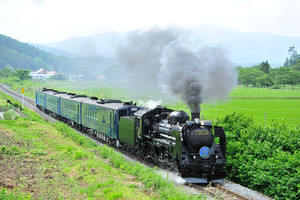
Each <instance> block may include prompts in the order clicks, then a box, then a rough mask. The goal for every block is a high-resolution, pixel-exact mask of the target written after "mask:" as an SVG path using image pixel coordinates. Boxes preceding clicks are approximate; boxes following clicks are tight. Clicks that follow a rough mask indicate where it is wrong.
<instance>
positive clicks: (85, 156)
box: [0, 93, 204, 199]
mask: <svg viewBox="0 0 300 200" xmlns="http://www.w3.org/2000/svg"><path fill="white" fill-rule="evenodd" d="M5 98H8V97H7V96H6V95H4V94H3V93H0V99H2V100H1V101H0V106H4V105H5V102H6V100H3V99H5ZM12 101H13V100H12ZM13 102H14V101H13ZM24 112H25V114H26V115H28V118H19V119H17V120H9V121H8V120H7V121H5V120H2V121H0V161H1V162H0V199H25V198H27V199H28V198H32V199H199V198H200V199H203V198H204V197H203V196H191V195H188V194H186V192H184V191H182V189H181V188H178V187H177V186H174V184H173V183H171V182H169V181H167V180H165V179H164V178H162V177H161V175H159V174H157V173H155V172H154V171H155V169H151V168H149V167H144V166H143V165H141V164H139V163H132V162H128V161H126V160H125V159H124V158H123V156H122V155H120V154H117V153H116V152H115V151H114V150H113V149H112V148H110V147H107V146H98V145H97V144H95V143H94V142H92V141H90V140H89V139H87V138H85V137H84V136H81V135H80V134H78V133H77V132H75V131H74V130H73V129H71V128H69V127H68V126H66V125H65V124H62V123H60V122H57V123H55V124H50V123H46V122H45V121H44V120H43V119H41V118H40V117H39V116H38V115H37V114H36V113H34V112H32V111H30V110H28V109H25V111H24Z"/></svg>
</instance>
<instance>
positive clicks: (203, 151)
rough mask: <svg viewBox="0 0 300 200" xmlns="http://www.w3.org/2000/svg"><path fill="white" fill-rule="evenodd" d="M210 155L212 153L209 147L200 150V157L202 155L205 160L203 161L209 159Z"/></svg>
mask: <svg viewBox="0 0 300 200" xmlns="http://www.w3.org/2000/svg"><path fill="white" fill-rule="evenodd" d="M210 153H211V151H210V148H208V147H206V146H204V147H202V148H200V150H199V155H200V157H201V158H203V159H207V158H209V156H210Z"/></svg>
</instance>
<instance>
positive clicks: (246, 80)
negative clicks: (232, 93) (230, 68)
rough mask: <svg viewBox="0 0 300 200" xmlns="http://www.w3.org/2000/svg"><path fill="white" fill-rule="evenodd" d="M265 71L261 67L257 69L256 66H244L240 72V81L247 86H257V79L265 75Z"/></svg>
mask: <svg viewBox="0 0 300 200" xmlns="http://www.w3.org/2000/svg"><path fill="white" fill-rule="evenodd" d="M264 75H265V73H264V72H263V71H261V70H260V69H256V68H254V67H249V68H243V69H241V70H240V73H239V77H238V79H239V81H240V83H242V84H243V85H245V86H246V87H248V86H257V85H259V84H258V81H257V79H258V78H259V77H263V76H264Z"/></svg>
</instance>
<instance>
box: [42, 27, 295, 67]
mask: <svg viewBox="0 0 300 200" xmlns="http://www.w3.org/2000/svg"><path fill="white" fill-rule="evenodd" d="M185 30H187V32H191V33H192V34H193V35H195V34H196V37H198V38H197V42H199V44H201V45H202V46H216V45H221V46H222V47H224V48H225V49H227V51H228V52H229V56H230V58H231V60H232V62H233V63H234V64H235V65H246V66H247V65H250V66H251V65H254V64H259V63H261V62H263V61H266V60H268V62H269V63H270V64H271V65H272V66H273V67H278V66H280V65H283V63H284V61H285V59H286V57H288V56H289V55H288V49H289V47H291V46H295V48H296V49H297V47H298V48H300V37H290V36H283V35H279V34H274V33H266V32H245V31H238V30H235V29H233V28H228V27H221V26H217V25H201V26H197V27H189V28H185ZM134 31H141V30H134ZM132 32H133V31H123V32H118V31H111V32H106V33H101V34H96V35H91V36H77V37H73V38H69V39H66V40H62V41H59V42H52V43H48V44H43V45H45V46H47V47H51V48H57V49H61V50H64V51H67V52H70V53H74V54H79V55H83V56H96V55H101V56H103V57H110V58H115V57H116V56H115V54H116V53H115V52H116V49H117V47H118V45H119V43H120V42H121V41H122V40H123V39H125V38H126V36H127V35H129V34H130V33H132Z"/></svg>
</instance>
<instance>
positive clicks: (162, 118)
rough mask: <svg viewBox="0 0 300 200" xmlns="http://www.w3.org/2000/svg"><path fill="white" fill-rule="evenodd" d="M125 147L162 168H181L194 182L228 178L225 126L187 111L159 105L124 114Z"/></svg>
mask: <svg viewBox="0 0 300 200" xmlns="http://www.w3.org/2000/svg"><path fill="white" fill-rule="evenodd" d="M121 118H122V119H121V120H120V133H119V136H120V137H119V139H120V142H121V144H123V147H124V148H127V149H128V150H130V151H132V152H133V153H135V154H136V155H137V156H139V157H141V158H142V159H145V160H149V161H151V162H153V163H155V164H157V165H158V166H160V167H162V168H169V169H177V170H178V172H179V173H180V175H181V176H182V177H183V178H184V179H185V180H186V181H187V182H190V183H193V182H194V183H208V182H221V181H222V179H223V178H224V177H225V172H224V167H225V165H226V157H225V152H226V137H225V133H224V130H223V129H222V128H221V127H218V126H214V127H212V123H211V122H210V121H203V120H200V119H199V113H192V118H191V120H189V119H190V117H189V115H188V114H187V113H186V112H184V111H173V110H171V109H168V108H166V107H161V106H158V107H156V108H154V109H149V108H144V109H141V110H139V111H137V112H135V113H134V115H133V116H127V117H121Z"/></svg>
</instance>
